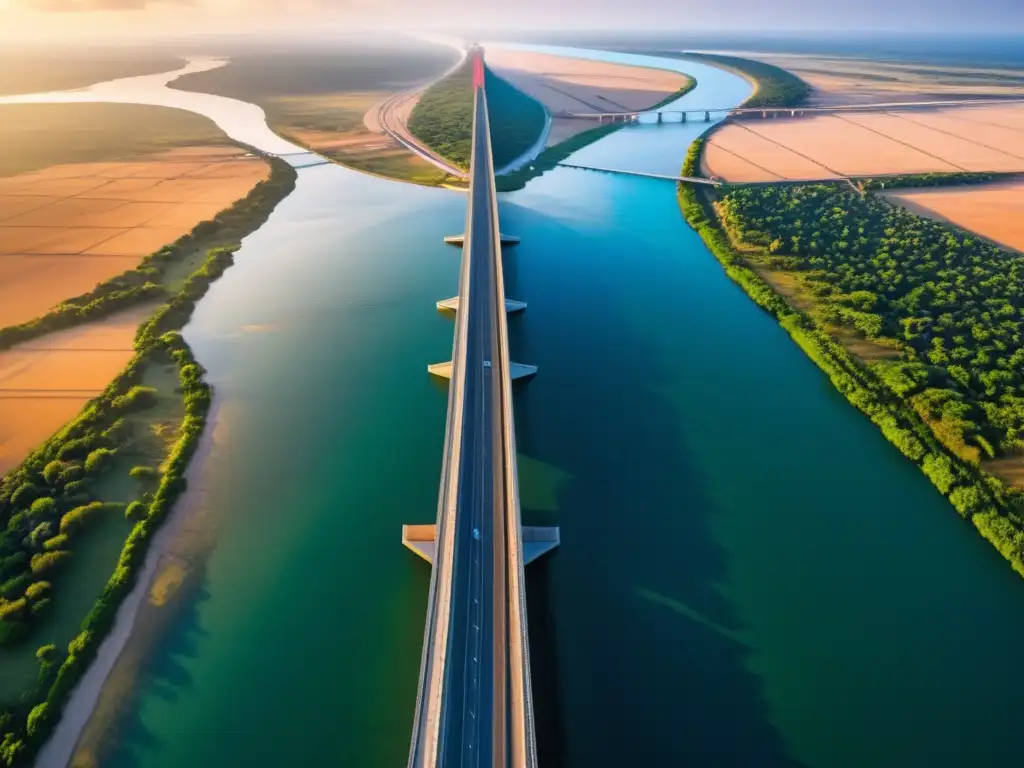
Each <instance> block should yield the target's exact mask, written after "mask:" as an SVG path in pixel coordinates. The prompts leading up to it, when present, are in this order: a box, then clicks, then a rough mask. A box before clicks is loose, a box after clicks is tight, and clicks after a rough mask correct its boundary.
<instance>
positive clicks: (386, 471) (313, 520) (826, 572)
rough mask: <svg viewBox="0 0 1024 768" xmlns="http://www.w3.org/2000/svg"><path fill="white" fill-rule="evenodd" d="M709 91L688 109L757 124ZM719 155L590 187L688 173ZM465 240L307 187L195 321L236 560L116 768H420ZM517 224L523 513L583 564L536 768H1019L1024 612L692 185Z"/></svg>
mask: <svg viewBox="0 0 1024 768" xmlns="http://www.w3.org/2000/svg"><path fill="white" fill-rule="evenodd" d="M668 65H669V66H676V65H678V62H672V63H670V64H668ZM684 66H686V67H687V68H689V66H688V65H684ZM705 69H707V68H705ZM698 80H699V82H700V86H699V88H698V90H697V91H695V92H694V93H693V94H690V95H689V96H688V97H687V98H690V99H697V98H698V97H700V98H701V101H703V100H704V99H705V98H712V97H714V100H715V102H716V105H720V104H718V102H719V99H722V100H724V99H726V98H734V99H736V100H739V99H741V98H742V97H743V88H744V87H745V85H744V84H742V83H741V81H739V80H738V79H737V78H734V77H733V76H731V75H728V74H725V73H715V72H714V71H710V72H706V73H703V74H702V75H698ZM695 103H696V102H695ZM701 128H703V126H693V125H691V126H687V127H684V126H650V127H638V128H633V129H628V130H623V131H620V132H619V133H617V134H614V135H613V136H612V137H610V138H608V139H605V140H603V141H602V142H600V143H598V144H595V145H593V146H592V147H589V148H588V149H587V150H585V151H584V152H581V153H580V154H579V156H578V157H577V158H575V159H577V160H579V161H580V162H592V163H595V164H606V165H611V164H613V161H614V165H616V166H617V167H626V168H636V169H644V170H675V169H678V167H679V165H680V163H681V161H682V157H683V155H684V154H685V150H686V145H687V143H688V141H689V139H690V138H692V136H693V135H694V134H695V133H696V132H697V131H698V130H700V129H701ZM463 214H464V198H463V197H462V196H460V195H458V194H454V193H445V192H437V191H433V190H425V189H419V188H414V187H408V186H404V185H399V184H391V183H388V182H384V181H381V180H378V179H373V178H370V177H366V176H361V175H359V174H355V173H352V172H348V171H345V170H343V169H339V168H335V167H322V168H316V169H310V170H306V171H302V172H301V176H300V183H299V186H298V188H297V190H296V192H295V193H294V194H293V195H292V196H291V197H290V198H289V199H287V200H286V201H285V202H284V203H283V204H282V205H281V206H280V207H279V209H278V210H277V211H276V212H275V214H274V216H273V217H272V218H271V220H270V222H268V224H267V225H266V226H265V227H264V228H263V229H262V230H261V231H260V232H258V233H256V234H255V235H253V236H252V237H250V238H248V239H247V241H246V243H245V245H244V247H243V249H242V250H241V251H240V253H239V254H238V258H237V263H236V266H235V267H233V268H232V269H231V270H230V271H229V272H228V273H227V274H226V275H225V277H224V278H223V279H222V280H220V281H219V282H218V283H217V284H216V285H215V286H214V288H213V290H211V292H210V294H209V295H208V297H207V298H205V299H204V300H203V302H202V303H201V304H200V306H199V308H198V311H197V313H196V316H195V319H194V321H193V323H192V324H191V325H190V326H189V328H188V330H187V336H188V338H189V341H190V342H191V343H192V344H193V346H194V348H195V350H196V352H197V354H198V355H199V357H200V359H201V360H202V361H203V362H204V363H205V364H206V366H207V367H208V368H209V371H210V373H209V376H210V379H211V381H212V382H213V383H214V384H215V386H216V387H217V394H218V398H219V401H220V403H221V404H222V405H221V412H220V416H219V420H218V424H217V426H216V429H215V432H214V434H215V445H214V448H213V450H212V453H211V456H210V457H209V460H208V461H207V462H206V464H205V465H204V468H203V471H202V476H201V481H200V482H201V485H202V487H203V488H204V490H205V498H206V502H205V503H207V504H209V505H211V506H212V507H214V508H215V509H216V510H217V511H218V517H219V523H218V527H219V539H218V544H217V547H216V549H215V551H214V552H213V554H212V556H211V557H210V558H209V559H208V561H207V563H206V565H205V571H204V575H203V583H202V586H201V588H200V589H199V590H198V593H197V594H196V595H195V596H194V597H193V598H190V599H189V600H188V601H186V604H185V605H184V606H183V607H182V608H181V610H180V613H179V614H176V617H175V620H174V621H173V622H172V624H171V626H170V627H169V629H168V631H167V632H166V634H165V636H164V637H163V639H162V641H161V642H160V643H159V644H158V646H157V647H156V648H154V650H153V652H152V654H151V658H150V660H149V662H148V663H147V665H146V667H145V669H144V672H143V674H142V676H141V678H140V680H139V681H138V686H137V690H136V691H135V693H134V695H133V696H132V697H131V698H130V700H129V701H128V703H127V713H126V716H125V718H124V722H123V723H122V724H121V727H120V728H119V729H118V731H117V736H116V738H115V739H113V744H112V747H111V749H110V750H109V751H108V752H107V754H106V756H105V759H104V760H103V765H105V766H114V767H116V768H127V767H128V766H138V767H139V768H164V767H166V768H172V767H174V768H177V767H178V766H183V765H197V766H215V765H246V766H250V767H252V766H280V765H352V766H360V767H362V766H382V767H390V766H394V767H396V768H397V766H401V765H403V764H404V761H405V759H406V753H407V745H408V735H409V729H410V724H411V719H412V710H413V698H414V692H415V686H416V675H417V672H418V663H419V651H420V644H421V640H422V631H423V619H424V608H425V596H426V587H427V580H428V573H427V571H426V568H425V566H424V565H423V564H422V563H421V562H420V561H418V560H417V559H416V558H415V556H414V555H412V554H411V553H409V552H407V551H405V550H404V549H402V547H401V546H400V543H399V534H400V526H401V524H402V523H404V522H429V521H431V520H432V518H433V516H434V513H435V509H436V493H437V481H438V472H439V468H440V460H441V445H442V441H443V424H444V415H445V414H444V410H445V405H446V395H445V391H444V390H443V389H442V388H441V387H439V386H438V385H437V383H436V382H434V381H432V380H431V379H430V377H428V376H427V374H426V371H425V366H426V364H427V363H429V362H434V361H438V360H443V359H446V357H447V355H448V352H449V351H450V345H451V333H452V326H451V322H450V319H448V318H445V317H444V316H442V315H439V314H437V313H436V312H435V311H434V307H433V302H434V301H436V300H437V299H439V298H444V297H446V296H449V295H452V294H453V293H454V292H455V287H456V285H455V283H456V279H457V266H458V265H457V262H458V253H457V251H456V250H453V249H449V248H445V246H443V245H442V244H441V237H442V236H443V235H445V234H451V233H453V232H458V231H460V230H461V226H462V219H463ZM501 217H502V228H503V230H504V231H506V232H509V233H512V234H516V235H520V236H521V237H522V238H523V243H522V245H521V246H519V247H518V248H516V249H515V250H513V251H510V253H509V256H508V258H507V259H506V281H507V285H508V290H509V295H510V296H512V297H513V298H517V299H522V300H525V301H527V302H529V309H528V310H527V311H526V312H525V313H523V314H522V315H521V316H517V317H515V318H514V319H513V320H512V321H511V325H512V349H513V355H514V357H515V358H516V359H518V360H521V361H523V362H528V363H534V364H537V365H539V367H540V373H539V375H538V376H537V377H536V379H535V380H533V381H532V382H531V383H530V384H529V385H528V387H527V388H526V389H525V390H524V391H523V392H522V394H521V395H520V396H519V399H518V400H517V403H516V419H517V441H518V445H519V449H520V451H521V452H522V455H523V457H524V458H523V460H522V464H521V467H522V475H523V477H522V488H523V494H524V505H525V507H526V510H525V512H526V516H527V522H534V523H549V522H550V523H557V524H559V525H560V526H561V529H562V542H563V543H562V546H561V548H560V549H559V550H558V551H557V552H556V553H555V554H554V555H553V556H551V557H549V558H547V559H546V560H544V561H542V562H541V563H538V564H537V565H536V566H531V570H530V572H529V574H528V581H529V597H528V599H529V610H530V630H531V653H532V659H533V663H534V670H533V673H534V691H535V697H536V706H537V709H538V727H539V731H540V740H541V757H542V765H545V766H572V767H576V766H579V767H580V768H582V767H584V766H586V767H587V768H590V767H591V766H621V765H656V766H660V765H701V766H703V765H708V766H776V765H778V766H797V765H805V766H812V767H813V768H833V767H835V766H839V767H840V768H847V767H849V768H862V767H863V766H881V767H889V766H891V767H892V768H903V767H904V766H908V765H931V766H943V767H945V766H949V767H950V768H952V767H953V766H957V767H959V766H965V765H969V766H996V765H998V766H1004V765H1012V764H1015V763H1019V762H1021V761H1022V759H1024V741H1022V740H1021V739H1020V738H1019V735H1018V732H1019V713H1020V712H1021V711H1022V710H1024V685H1022V683H1024V675H1022V674H1021V673H1020V671H1019V670H1018V669H1017V666H1016V665H1015V664H1014V661H1015V654H1016V652H1017V651H1019V648H1020V641H1021V639H1022V638H1024V599H1022V598H1024V593H1022V591H1021V584H1020V582H1019V579H1018V578H1017V577H1016V576H1015V575H1014V574H1013V573H1012V571H1011V570H1010V568H1009V567H1008V566H1007V565H1006V564H1005V563H1004V562H1003V561H1002V560H1001V558H1000V557H999V556H998V555H997V554H996V553H995V552H994V551H993V550H992V549H991V548H990V547H989V546H988V545H987V544H986V543H985V542H983V541H982V540H981V539H980V537H978V536H976V535H975V534H973V532H972V531H971V530H969V529H968V528H967V527H966V526H965V525H964V524H963V523H962V522H961V521H960V520H959V519H958V518H957V516H956V515H955V513H954V512H953V511H952V509H951V508H950V507H949V506H948V504H947V503H946V502H945V501H944V500H943V499H942V498H941V497H940V496H939V495H938V493H937V492H935V491H934V490H933V489H932V487H931V486H930V485H929V484H928V483H927V481H926V480H925V479H924V478H923V476H921V475H920V473H919V472H918V471H917V470H916V469H915V468H914V467H912V466H911V465H910V464H909V463H907V462H906V461H905V460H903V459H902V458H901V457H900V455H899V454H898V453H897V452H896V451H895V450H894V449H892V448H891V447H890V446H889V444H888V443H886V442H885V441H884V439H883V438H882V437H881V436H880V435H879V434H878V432H877V430H876V429H875V428H874V427H873V426H872V425H871V424H870V423H869V422H867V421H866V420H865V419H864V418H863V417H861V416H860V415H859V414H858V413H856V412H855V411H854V410H853V409H852V408H850V407H849V406H848V405H847V404H846V403H845V402H844V401H843V400H842V398H840V397H839V396H838V395H837V394H836V393H835V391H834V390H833V389H832V387H831V385H830V384H829V383H828V381H827V379H826V378H825V377H824V376H823V375H822V374H821V373H820V372H819V371H818V370H817V369H816V368H815V367H814V366H813V365H812V364H811V363H810V362H808V361H807V359H806V358H805V357H804V355H803V354H802V353H801V352H800V351H799V349H798V348H797V347H796V346H795V345H793V344H792V342H791V341H790V340H789V338H788V337H787V336H786V335H785V333H784V332H782V331H781V330H780V329H779V328H778V326H777V325H776V324H775V322H774V321H773V320H772V319H771V318H770V317H769V316H767V315H766V314H764V313H762V312H761V311H760V310H758V309H757V308H756V307H755V306H754V305H753V304H752V303H751V302H750V301H749V300H748V299H747V298H746V297H745V295H744V294H743V293H742V292H741V291H740V290H739V289H738V288H737V287H736V286H735V285H734V284H732V283H731V282H730V281H729V280H728V278H726V276H725V275H724V274H723V272H722V270H721V268H720V267H719V266H718V264H717V262H715V260H714V259H713V258H712V257H711V256H710V255H709V254H708V253H707V251H706V250H705V249H704V247H703V245H702V244H701V243H700V241H699V239H698V238H697V237H696V236H695V235H694V234H693V233H692V232H691V231H690V230H689V229H688V228H687V227H686V226H685V224H684V223H683V221H682V219H681V216H680V214H679V209H678V205H677V203H676V201H675V194H674V190H673V187H672V185H671V184H665V183H663V182H658V181H651V180H644V179H637V178H623V177H616V176H609V175H602V174H596V173H591V172H583V171H573V170H568V169H559V170H557V171H554V172H550V173H548V174H546V175H545V176H543V177H541V178H539V179H536V180H534V181H533V182H531V183H530V185H529V186H528V187H527V188H526V189H525V190H522V191H521V192H517V193H513V194H511V195H508V196H505V197H504V198H503V202H502V204H501Z"/></svg>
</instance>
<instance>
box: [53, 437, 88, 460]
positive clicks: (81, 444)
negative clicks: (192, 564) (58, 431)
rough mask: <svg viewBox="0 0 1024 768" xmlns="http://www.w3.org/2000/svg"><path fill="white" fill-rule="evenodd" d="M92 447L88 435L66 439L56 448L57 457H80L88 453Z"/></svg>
mask: <svg viewBox="0 0 1024 768" xmlns="http://www.w3.org/2000/svg"><path fill="white" fill-rule="evenodd" d="M92 448H93V441H92V440H91V439H90V438H88V437H79V438H76V439H75V440H68V441H67V442H66V443H64V445H62V446H61V447H60V448H59V449H58V450H57V458H58V459H81V458H85V457H86V456H88V455H89V451H91V450H92Z"/></svg>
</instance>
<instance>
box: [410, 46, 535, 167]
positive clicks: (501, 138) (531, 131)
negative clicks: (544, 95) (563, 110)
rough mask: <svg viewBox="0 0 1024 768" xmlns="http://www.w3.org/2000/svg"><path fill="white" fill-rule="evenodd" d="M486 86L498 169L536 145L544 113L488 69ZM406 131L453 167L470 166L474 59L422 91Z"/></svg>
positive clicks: (525, 96) (467, 60)
mask: <svg viewBox="0 0 1024 768" xmlns="http://www.w3.org/2000/svg"><path fill="white" fill-rule="evenodd" d="M486 85H487V110H488V113H489V115H490V118H491V149H492V150H493V152H494V166H495V168H502V167H504V166H506V165H508V164H509V163H511V162H512V161H513V160H515V159H516V158H517V157H519V156H520V155H522V154H523V153H524V152H526V151H527V150H528V149H529V148H530V147H532V146H533V145H534V144H535V143H536V141H537V140H538V139H539V138H540V135H541V132H542V131H543V130H544V125H545V123H546V121H547V114H546V112H545V110H544V107H543V106H541V105H540V104H539V103H538V102H536V101H534V100H533V99H531V98H530V97H529V96H527V95H526V94H525V93H523V92H522V91H520V90H518V89H516V88H514V87H513V86H512V85H510V84H509V83H507V82H506V81H505V80H502V79H501V78H500V77H498V76H497V75H496V74H494V73H493V72H492V71H491V70H490V69H488V70H487V71H486ZM409 130H410V131H411V132H412V133H413V135H414V136H416V138H418V139H419V140H420V141H422V142H423V143H424V144H426V145H427V146H428V147H430V148H431V149H433V150H434V151H435V152H437V153H438V154H439V155H441V156H443V157H445V158H446V159H447V160H449V161H450V162H451V163H452V164H453V165H455V166H457V167H459V168H462V169H468V168H469V158H470V154H471V152H472V143H473V141H472V139H473V67H472V60H470V59H466V61H465V62H464V63H463V65H462V66H461V67H459V68H458V69H457V70H455V71H454V72H452V73H451V74H450V75H449V76H448V77H446V78H444V79H443V80H441V81H439V82H437V83H435V84H434V85H432V86H431V87H430V88H428V89H427V90H426V91H424V93H423V95H422V96H421V97H420V100H419V102H418V103H417V104H416V106H415V107H414V108H413V111H412V115H410V117H409Z"/></svg>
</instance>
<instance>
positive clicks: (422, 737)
mask: <svg viewBox="0 0 1024 768" xmlns="http://www.w3.org/2000/svg"><path fill="white" fill-rule="evenodd" d="M472 218H473V217H472V207H471V206H467V209H466V225H465V230H464V232H465V242H466V243H470V242H472V240H471V234H472V225H473V222H472ZM471 267H472V264H471V260H470V259H468V258H463V259H462V265H461V270H460V273H459V304H460V306H462V307H469V306H470V302H469V292H470V286H471V285H472V280H471V279H470V277H471V275H470V270H471ZM468 326H469V312H468V311H467V312H458V313H456V316H455V334H454V338H453V340H452V358H451V359H452V373H451V381H450V384H449V388H448V416H447V419H446V420H445V435H444V449H443V453H442V459H441V481H440V488H439V491H438V502H437V522H436V525H435V528H434V548H435V549H434V561H433V567H432V568H431V573H430V589H429V593H428V599H427V619H426V622H425V624H424V630H423V652H422V655H421V657H420V679H419V685H418V687H417V692H416V709H415V715H414V717H413V730H412V739H411V747H410V750H409V763H408V764H409V766H410V768H414V767H415V766H422V765H427V766H429V765H433V760H434V757H435V756H436V755H437V753H438V738H439V733H440V727H441V722H440V721H439V720H436V719H435V720H431V719H430V715H431V713H439V712H440V711H441V710H442V707H441V706H440V704H441V702H440V701H438V700H437V699H438V698H439V697H440V696H441V695H442V693H443V691H441V690H437V689H436V687H435V686H434V684H433V683H434V664H435V662H436V663H438V664H440V666H441V670H440V671H441V672H442V673H443V669H444V660H445V652H446V650H447V638H448V629H449V627H450V621H451V614H450V612H449V611H448V607H449V605H450V602H451V589H450V586H451V573H450V570H451V568H450V567H449V566H451V565H453V560H452V558H451V556H450V554H451V552H452V548H453V537H454V532H455V525H456V516H457V514H458V478H459V471H460V456H461V448H462V433H463V429H464V423H465V408H464V404H465V397H464V396H465V392H466V352H467V350H466V345H465V339H466V332H467V329H468ZM439 583H441V584H444V585H446V586H447V589H443V590H442V589H439ZM442 687H443V686H442ZM430 698H434V699H435V701H433V702H431V701H430V700H429V699H430ZM432 704H433V706H432Z"/></svg>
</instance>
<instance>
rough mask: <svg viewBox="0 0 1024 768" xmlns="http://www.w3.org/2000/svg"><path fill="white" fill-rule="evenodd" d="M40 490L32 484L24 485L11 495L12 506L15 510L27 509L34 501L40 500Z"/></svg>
mask: <svg viewBox="0 0 1024 768" xmlns="http://www.w3.org/2000/svg"><path fill="white" fill-rule="evenodd" d="M39 495H40V490H39V488H37V487H36V486H35V485H33V484H32V483H22V484H21V485H20V486H18V489H17V490H16V491H15V492H14V493H12V494H11V506H12V507H13V508H14V509H26V508H27V507H28V506H29V505H30V504H31V503H32V502H33V501H35V500H36V499H37V498H39Z"/></svg>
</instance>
